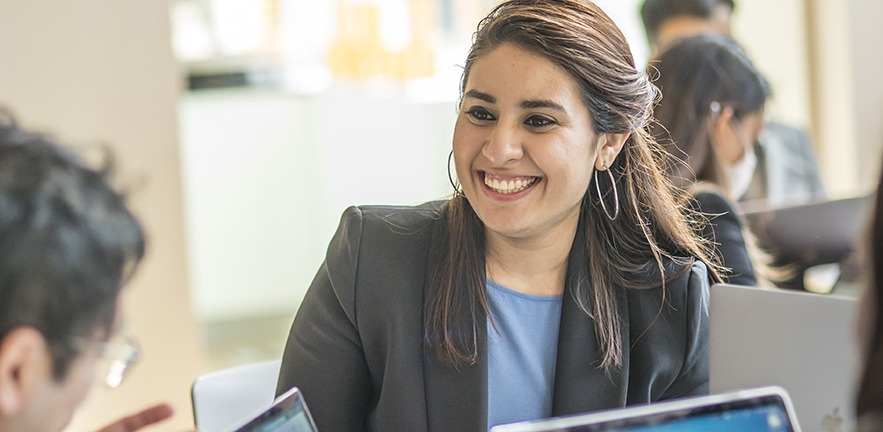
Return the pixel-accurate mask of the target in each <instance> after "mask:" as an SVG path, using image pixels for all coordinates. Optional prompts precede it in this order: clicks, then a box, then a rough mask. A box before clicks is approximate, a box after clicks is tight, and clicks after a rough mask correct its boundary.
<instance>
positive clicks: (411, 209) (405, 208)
mask: <svg viewBox="0 0 883 432" xmlns="http://www.w3.org/2000/svg"><path fill="white" fill-rule="evenodd" d="M446 204H447V201H430V202H426V203H423V204H419V205H413V206H409V205H358V206H351V207H349V208H347V209H346V211H344V214H343V216H342V217H341V224H342V225H344V224H352V223H353V222H357V223H358V224H359V226H360V227H361V229H362V230H365V229H378V228H379V229H383V230H388V231H391V232H393V233H399V234H407V233H413V232H419V231H422V230H423V229H425V228H426V227H427V226H428V225H431V224H432V223H433V222H435V221H438V220H439V219H441V217H442V211H443V209H444V208H445V205H446Z"/></svg>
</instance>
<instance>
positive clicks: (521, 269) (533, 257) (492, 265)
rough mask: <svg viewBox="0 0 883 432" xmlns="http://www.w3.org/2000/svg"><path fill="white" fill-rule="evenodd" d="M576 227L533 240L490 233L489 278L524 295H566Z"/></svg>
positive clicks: (488, 247) (532, 238) (574, 224)
mask: <svg viewBox="0 0 883 432" xmlns="http://www.w3.org/2000/svg"><path fill="white" fill-rule="evenodd" d="M576 225H577V224H576V222H574V223H573V224H568V226H564V227H560V228H561V229H558V230H555V231H554V232H548V233H546V234H545V235H542V236H538V237H531V238H511V237H504V236H500V235H497V234H495V233H491V232H488V233H487V257H486V261H487V276H488V278H490V279H491V280H493V281H494V282H496V283H498V284H500V285H502V286H505V287H506V288H509V289H511V290H514V291H518V292H521V293H525V294H532V295H541V296H554V295H561V294H563V293H564V280H565V278H566V276H567V261H568V257H569V256H570V249H571V247H572V246H573V239H574V236H575V235H576V228H577V226H576Z"/></svg>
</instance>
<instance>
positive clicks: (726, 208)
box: [690, 185, 733, 214]
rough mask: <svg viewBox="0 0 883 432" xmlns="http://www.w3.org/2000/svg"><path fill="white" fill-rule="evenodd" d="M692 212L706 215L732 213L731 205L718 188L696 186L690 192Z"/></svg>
mask: <svg viewBox="0 0 883 432" xmlns="http://www.w3.org/2000/svg"><path fill="white" fill-rule="evenodd" d="M690 194H691V196H692V203H693V207H694V210H696V211H699V212H702V213H706V214H724V213H730V212H733V204H731V203H730V201H729V200H728V199H727V198H726V196H725V195H724V193H723V191H721V190H720V188H718V187H716V186H712V185H705V186H703V185H697V186H696V187H694V188H693V189H691V190H690Z"/></svg>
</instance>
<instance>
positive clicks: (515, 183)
mask: <svg viewBox="0 0 883 432" xmlns="http://www.w3.org/2000/svg"><path fill="white" fill-rule="evenodd" d="M536 181H537V179H536V178H535V177H533V178H530V179H527V180H522V179H518V180H509V181H506V180H503V181H500V180H499V179H493V180H490V179H489V178H488V177H487V176H485V178H484V184H485V185H487V186H488V187H489V188H491V189H493V191H494V192H497V193H501V194H511V193H515V192H521V191H523V190H525V189H527V187H528V186H530V185H532V184H534V182H536Z"/></svg>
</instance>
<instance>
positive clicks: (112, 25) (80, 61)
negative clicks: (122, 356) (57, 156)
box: [0, 0, 201, 430]
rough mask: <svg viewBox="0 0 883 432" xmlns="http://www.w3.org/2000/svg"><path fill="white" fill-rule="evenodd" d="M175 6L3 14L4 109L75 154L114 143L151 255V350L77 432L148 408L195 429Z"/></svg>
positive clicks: (131, 1)
mask: <svg viewBox="0 0 883 432" xmlns="http://www.w3.org/2000/svg"><path fill="white" fill-rule="evenodd" d="M168 16H169V15H168V5H167V3H166V2H163V1H157V0H127V1H118V0H77V1H60V0H27V1H3V2H0V40H2V41H3V43H2V44H0V63H2V67H0V104H2V105H6V106H8V107H10V108H12V109H13V110H14V111H15V112H16V113H17V115H18V117H19V120H20V121H21V122H22V123H23V124H25V125H26V126H30V127H35V128H39V129H43V130H46V131H51V132H53V133H55V134H56V135H57V136H58V137H59V138H60V139H61V140H62V141H64V142H67V143H75V144H88V143H107V144H109V145H110V146H111V147H112V148H113V149H114V150H115V151H116V155H117V157H118V159H119V164H120V170H121V172H122V174H123V175H122V176H121V178H122V180H123V181H125V182H126V183H128V184H132V183H143V186H142V187H140V188H139V189H138V190H137V191H136V192H135V193H134V195H133V196H132V203H133V205H134V207H135V208H136V211H137V212H138V213H139V214H140V215H141V217H142V220H143V222H144V224H145V225H146V228H147V231H148V234H149V245H148V247H149V250H148V254H147V257H146V259H145V262H144V264H143V266H142V267H141V269H140V271H139V273H138V274H137V277H136V278H135V280H134V281H133V282H132V284H131V285H130V286H129V288H128V289H127V294H126V309H127V314H128V322H129V324H130V327H132V328H133V330H134V332H135V333H136V334H137V335H138V336H139V339H140V340H141V344H142V348H143V349H144V354H143V361H142V362H141V363H140V364H138V365H137V366H136V369H134V370H133V373H132V375H131V381H127V382H126V383H125V384H124V385H123V386H122V387H121V388H119V389H117V390H114V391H112V392H110V391H95V392H93V394H92V396H91V397H90V400H88V401H87V403H86V405H85V406H84V408H83V409H82V410H81V412H80V414H79V415H78V417H77V418H75V420H74V424H73V425H72V426H71V428H70V429H71V430H90V429H95V427H96V426H99V425H101V424H103V423H104V422H106V421H109V420H111V419H114V418H116V417H118V416H119V415H121V414H123V413H126V412H129V411H133V410H135V409H137V408H139V407H142V406H144V405H146V404H148V403H152V402H156V401H162V400H168V401H170V402H172V403H173V404H174V405H175V407H176V409H177V411H178V413H177V415H176V418H175V420H173V421H172V422H171V423H168V424H165V425H164V426H162V427H159V428H157V429H160V430H185V429H188V428H190V427H192V418H191V417H192V416H191V414H190V404H189V393H188V391H189V385H190V382H191V381H192V379H193V377H194V376H196V374H197V373H198V372H199V371H200V367H201V359H200V348H199V346H200V345H199V338H198V331H197V325H196V322H195V320H194V318H193V316H192V312H191V308H190V304H189V294H188V287H187V267H186V262H185V244H184V226H183V218H182V210H181V208H182V206H181V188H180V172H179V154H178V147H177V138H176V135H177V126H176V124H175V106H176V101H177V97H178V93H179V83H180V79H179V73H178V70H177V66H176V64H175V62H174V60H173V58H172V55H171V51H170V42H169V39H170V30H169V18H168Z"/></svg>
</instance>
